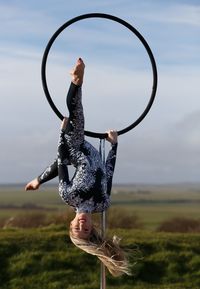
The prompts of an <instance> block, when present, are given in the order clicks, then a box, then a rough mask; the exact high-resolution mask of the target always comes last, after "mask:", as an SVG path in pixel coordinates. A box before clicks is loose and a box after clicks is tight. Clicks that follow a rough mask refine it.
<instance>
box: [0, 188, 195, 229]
mask: <svg viewBox="0 0 200 289" xmlns="http://www.w3.org/2000/svg"><path fill="white" fill-rule="evenodd" d="M199 207H200V185H199V186H198V185H176V186H175V185H174V186H172V185H165V186H161V185H160V186H159V185H158V186H145V185H137V186H136V185H135V186H134V185H133V186H113V190H112V206H111V208H110V210H109V215H111V214H114V212H116V211H120V210H122V209H123V212H126V213H127V214H133V215H136V216H137V217H138V218H139V219H140V221H141V223H143V224H144V228H145V229H150V230H151V229H155V228H156V227H157V226H158V225H159V224H160V223H161V222H162V221H164V220H166V219H169V218H172V217H190V218H194V219H200V209H199ZM67 208H68V206H66V205H65V203H63V201H62V200H61V199H60V196H59V195H58V190H57V188H56V187H55V186H49V187H47V186H43V187H41V188H40V190H38V191H28V192H25V191H24V188H23V186H21V187H20V186H16V187H15V186H2V187H0V219H6V218H10V217H15V216H18V215H21V214H30V213H32V212H43V213H45V214H47V215H52V214H58V213H60V212H65V211H67Z"/></svg>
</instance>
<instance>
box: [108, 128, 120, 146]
mask: <svg viewBox="0 0 200 289" xmlns="http://www.w3.org/2000/svg"><path fill="white" fill-rule="evenodd" d="M107 134H108V137H107V138H106V140H107V141H109V142H110V143H111V144H116V143H117V140H118V134H117V131H116V130H109V131H107Z"/></svg>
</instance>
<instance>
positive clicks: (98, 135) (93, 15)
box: [41, 13, 157, 139]
mask: <svg viewBox="0 0 200 289" xmlns="http://www.w3.org/2000/svg"><path fill="white" fill-rule="evenodd" d="M87 18H105V19H109V20H112V21H115V22H118V23H120V24H121V25H123V26H125V27H126V28H127V29H129V30H130V31H132V33H133V34H134V35H136V36H137V37H138V38H139V40H140V41H141V42H142V44H143V46H144V47H145V49H146V52H147V53H148V56H149V58H150V62H151V66H152V73H153V84H152V92H151V95H150V99H149V102H148V104H147V106H146V108H145V110H144V111H143V113H142V114H141V115H140V116H139V117H138V118H137V119H136V120H135V121H134V122H133V123H132V124H131V125H129V126H127V127H126V128H124V129H122V130H119V131H118V135H121V134H124V133H126V132H128V131H129V130H131V129H133V128H134V127H136V126H137V125H138V124H139V123H140V122H141V121H142V120H143V119H144V118H145V116H146V115H147V113H148V112H149V110H150V108H151V106H152V104H153V101H154V99H155V95H156V90H157V68H156V62H155V59H154V56H153V53H152V51H151V49H150V47H149V45H148V43H147V42H146V40H145V39H144V37H143V36H142V35H141V34H140V33H139V32H138V31H137V30H136V29H135V28H134V27H133V26H132V25H130V24H129V23H128V22H126V21H124V20H122V19H120V18H118V17H116V16H113V15H109V14H104V13H88V14H83V15H80V16H77V17H75V18H73V19H71V20H69V21H67V22H66V23H64V24H63V25H62V26H61V27H60V28H59V29H58V30H57V31H56V32H55V33H54V34H53V36H52V37H51V38H50V40H49V42H48V44H47V46H46V49H45V51H44V54H43V58H42V66H41V75H42V85H43V89H44V93H45V95H46V98H47V100H48V102H49V104H50V106H51V108H52V109H53V111H54V112H55V114H56V115H57V116H58V117H59V118H60V119H61V120H62V119H63V118H64V116H63V115H62V114H61V113H60V111H59V110H58V109H57V107H56V106H55V104H54V102H53V101H52V98H51V95H50V93H49V90H48V86H47V80H46V63H47V58H48V54H49V51H50V49H51V46H52V44H53V43H54V41H55V40H56V38H57V37H58V35H59V34H60V33H61V32H62V31H63V30H64V29H65V28H67V27H68V26H70V25H71V24H73V23H75V22H78V21H80V20H83V19H87ZM85 135H87V136H90V137H95V138H100V139H102V138H106V136H107V134H106V133H97V132H92V131H85Z"/></svg>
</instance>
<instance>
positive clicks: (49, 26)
mask: <svg viewBox="0 0 200 289" xmlns="http://www.w3.org/2000/svg"><path fill="white" fill-rule="evenodd" d="M91 12H100V13H108V14H112V15H115V16H117V17H120V18H122V19H124V20H125V21H127V22H129V23H130V24H131V25H133V26H134V27H135V28H136V29H137V30H138V31H139V32H140V33H141V34H142V35H143V36H144V37H145V39H146V40H147V42H148V43H149V45H150V47H151V49H152V51H153V54H154V56H155V59H156V63H157V68H158V76H159V82H158V91H157V95H156V100H155V103H154V105H153V107H152V109H151V111H150V112H149V114H148V116H147V117H146V118H145V120H144V121H143V122H142V123H141V124H140V125H139V126H137V127H136V128H135V129H134V130H132V131H130V132H128V133H127V134H125V135H123V136H120V137H119V153H118V160H117V166H116V172H115V177H114V182H115V183H141V182H142V183H168V182H198V181H199V173H198V172H199V167H200V134H199V132H200V98H199V96H200V86H199V79H200V53H199V51H200V37H199V35H200V3H199V1H186V0H185V1H181V0H180V1H176V0H175V1H145V0H141V1H135V0H133V1H131V0H129V1H128V0H127V1H125V0H123V1H122V0H115V1H114V0H110V1H105V0H102V1H96V0H94V1H81V0H78V1H76V2H74V3H72V1H66V0H58V1H55V0H54V1H53V0H50V1H47V0H45V1H19V0H16V1H12V0H7V1H2V0H1V1H0V20H1V25H0V35H1V37H0V61H1V62H0V63H1V66H0V78H1V82H0V91H1V97H0V130H1V141H0V144H1V153H0V163H1V167H0V183H7V182H11V183H14V182H24V183H25V182H26V181H29V180H30V179H32V178H33V177H35V176H37V175H38V174H39V173H40V172H41V171H42V169H43V168H45V167H46V165H48V164H49V163H50V162H51V161H52V160H53V159H54V157H55V156H56V147H57V137H58V130H59V126H60V121H59V119H58V118H57V117H56V116H55V114H54V113H53V112H52V111H51V109H50V107H49V105H48V103H47V101H46V99H45V96H44V92H43V90H42V84H41V76H40V68H41V61H42V55H43V52H44V49H45V47H46V44H47V42H48V40H49V38H50V37H51V35H52V34H53V33H54V32H55V31H56V30H57V29H58V28H59V27H60V26H61V25H62V24H63V23H65V22H66V21H68V20H69V19H71V18H73V17H75V16H77V15H80V14H84V13H91ZM79 56H82V57H83V58H84V60H85V62H86V74H85V81H84V86H83V103H84V108H85V117H86V129H89V130H95V131H105V130H106V129H108V128H116V129H122V128H124V127H125V126H127V125H129V124H130V123H132V122H133V121H134V120H135V119H136V118H137V117H138V116H139V115H140V113H141V112H142V110H143V109H144V107H145V105H146V103H147V101H148V98H149V96H150V92H151V85H152V71H151V65H150V62H149V59H148V56H147V54H146V52H145V50H144V47H143V46H142V45H141V43H140V42H139V41H138V39H137V38H136V37H134V35H132V34H131V33H130V31H128V30H127V29H124V28H123V27H122V26H121V25H119V24H117V23H113V22H112V21H109V20H102V19H88V20H84V21H80V22H79V23H76V24H74V25H72V26H70V28H69V29H67V30H66V31H64V32H63V33H62V34H61V35H60V36H59V38H58V39H57V41H56V42H55V44H54V45H53V47H52V50H51V54H50V55H49V59H48V64H47V76H48V84H49V89H50V92H51V94H52V97H53V99H54V101H55V103H56V105H57V106H58V108H59V109H60V110H61V112H62V113H63V114H67V112H66V110H65V99H64V98H65V94H66V90H67V87H68V85H69V83H70V78H69V74H68V72H69V71H70V69H71V67H72V66H73V64H74V62H75V59H76V58H77V57H79ZM90 140H91V141H92V143H94V145H97V146H98V140H94V139H90Z"/></svg>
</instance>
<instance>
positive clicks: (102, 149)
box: [100, 139, 106, 289]
mask: <svg viewBox="0 0 200 289" xmlns="http://www.w3.org/2000/svg"><path fill="white" fill-rule="evenodd" d="M100 154H101V158H102V161H103V163H104V164H105V139H104V140H102V139H100ZM105 232H106V212H105V211H104V212H102V213H101V236H102V238H104V237H105ZM100 269H101V276H100V278H101V280H100V289H106V270H105V265H104V264H103V263H102V262H101V268H100Z"/></svg>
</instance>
